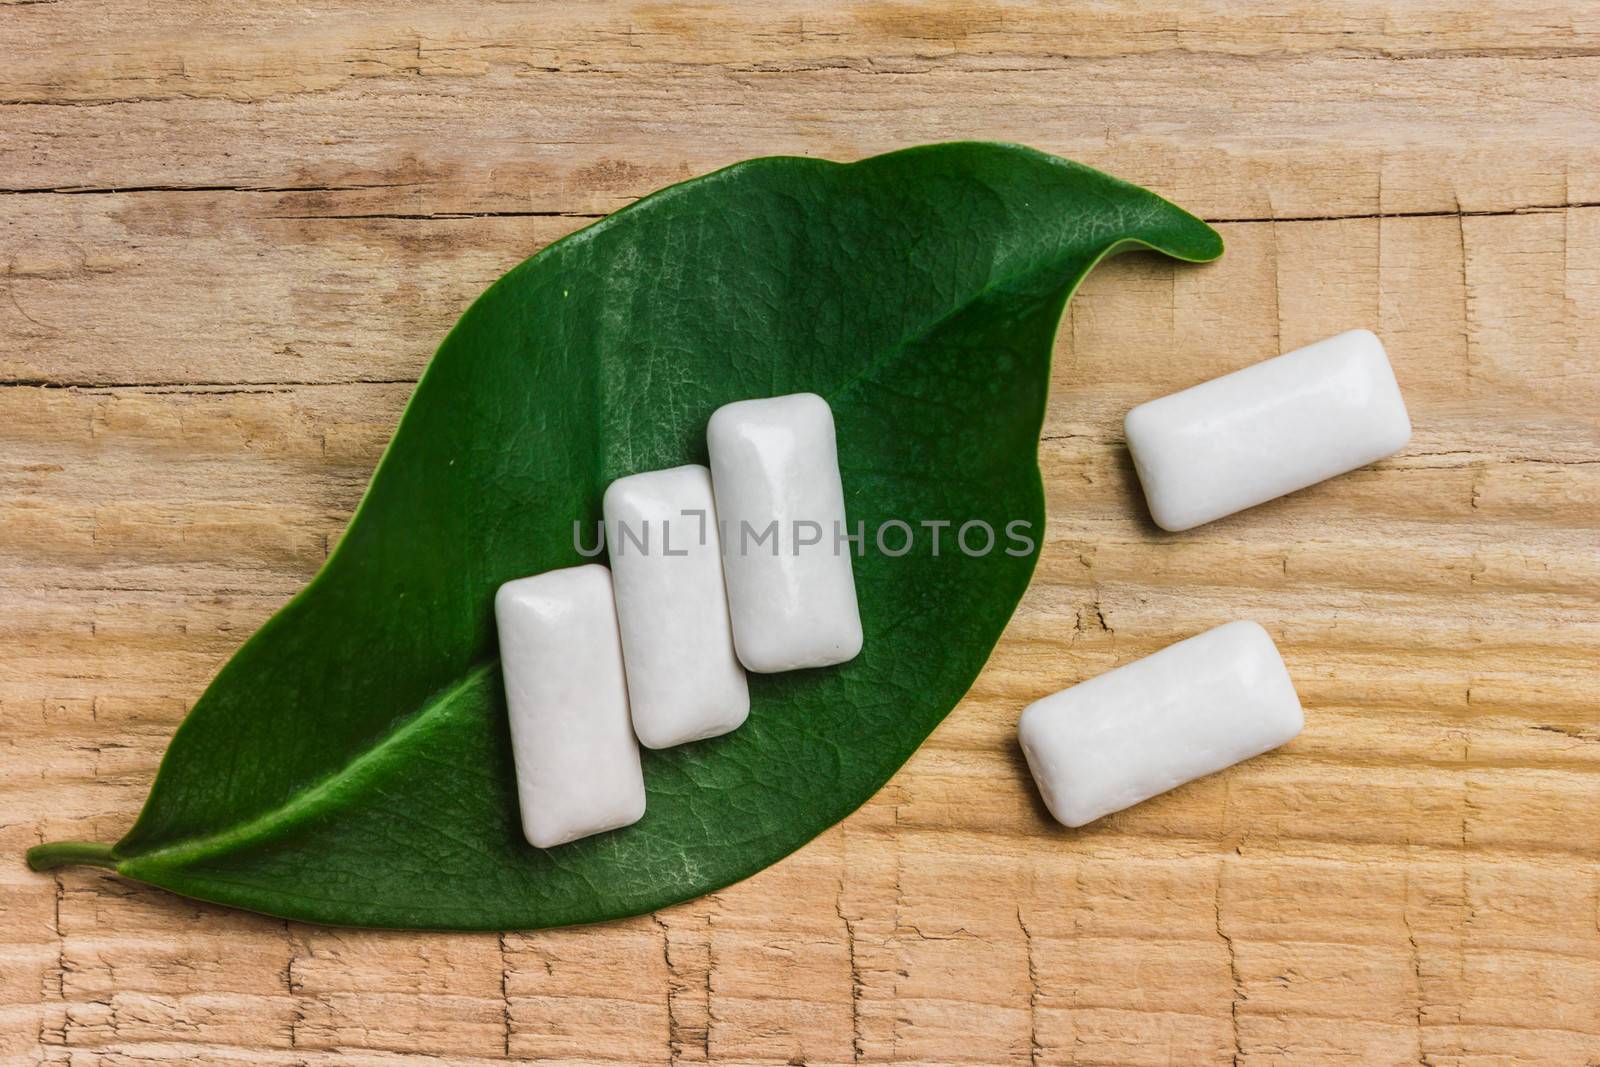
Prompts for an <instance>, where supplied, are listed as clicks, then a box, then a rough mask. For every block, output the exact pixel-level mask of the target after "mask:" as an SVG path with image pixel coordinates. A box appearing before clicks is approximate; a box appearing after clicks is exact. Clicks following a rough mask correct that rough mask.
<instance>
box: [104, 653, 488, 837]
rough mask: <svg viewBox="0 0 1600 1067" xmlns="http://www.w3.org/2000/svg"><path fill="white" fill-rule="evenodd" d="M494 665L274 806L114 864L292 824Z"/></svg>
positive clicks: (442, 694)
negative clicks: (205, 832) (237, 821)
mask: <svg viewBox="0 0 1600 1067" xmlns="http://www.w3.org/2000/svg"><path fill="white" fill-rule="evenodd" d="M499 665H500V660H499V658H498V657H496V658H494V659H490V660H487V661H485V662H483V663H480V664H479V665H478V666H476V667H473V668H471V669H470V670H468V671H467V673H466V674H464V675H462V677H461V678H460V680H458V681H457V682H455V683H454V684H452V685H451V686H450V687H449V688H447V689H445V690H443V691H442V692H440V693H439V694H438V695H437V696H435V697H433V698H432V699H431V700H429V701H428V702H427V703H426V704H425V705H424V706H423V707H422V709H421V710H420V711H418V712H417V713H416V714H415V715H413V716H411V718H409V719H407V720H406V721H405V722H404V723H403V724H402V725H401V726H400V727H399V728H398V729H395V730H393V731H390V732H389V733H387V734H385V735H384V736H383V737H382V738H381V739H380V740H378V741H377V742H376V743H375V744H373V745H371V746H370V747H368V748H367V749H366V751H364V752H362V753H361V754H360V755H359V756H356V757H355V758H354V759H352V760H350V761H349V762H348V763H345V764H344V765H343V766H342V767H340V768H339V769H338V770H337V771H335V772H333V773H332V774H329V775H326V776H324V777H322V778H319V779H318V780H317V781H315V782H313V783H312V784H311V785H309V786H307V787H306V788H304V789H301V790H298V791H296V792H295V793H293V794H291V795H290V796H289V798H288V799H286V800H285V801H284V802H283V803H281V804H279V805H277V806H276V807H273V808H270V809H268V810H267V811H264V812H262V813H261V814H260V815H257V816H255V817H254V818H251V819H248V820H246V821H245V822H242V823H238V824H236V825H233V826H229V827H227V828H225V829H222V830H218V831H217V832H215V833H211V834H206V835H203V836H200V837H189V838H184V839H182V840H180V841H177V842H175V843H173V844H170V845H165V846H162V847H160V848H156V849H152V850H151V851H149V852H141V853H138V854H136V855H133V856H128V857H126V858H125V859H124V858H122V857H119V866H120V865H121V864H122V863H137V864H143V863H149V862H153V861H154V862H160V863H163V864H168V865H172V866H178V865H181V864H185V863H193V862H195V861H197V860H202V859H205V858H206V857H208V856H210V855H214V854H216V853H219V852H226V851H229V850H230V849H232V848H233V847H234V846H236V845H244V844H249V843H250V842H252V841H253V840H255V839H256V838H257V837H258V836H259V835H263V834H265V833H266V832H268V831H270V830H275V829H280V828H282V827H285V826H289V825H292V824H293V823H294V822H295V821H296V820H298V819H299V818H301V817H302V816H304V815H308V814H311V813H314V812H315V811H317V809H318V808H319V807H320V806H321V804H322V802H323V801H324V800H326V799H329V798H331V797H332V796H333V795H334V794H335V793H336V792H337V790H338V788H339V786H340V785H341V784H342V783H343V782H344V781H345V780H347V779H348V778H350V777H351V776H353V775H355V774H357V773H359V772H360V771H362V770H363V769H365V768H367V767H369V766H371V765H372V764H375V763H377V762H379V761H380V760H381V759H382V758H383V756H384V753H385V752H387V751H388V750H389V749H391V748H393V747H396V746H398V745H401V744H403V743H404V742H405V741H407V740H409V739H410V737H411V736H412V735H414V734H417V733H420V732H422V730H423V728H424V727H425V726H426V725H427V724H428V723H429V722H430V721H431V720H432V718H433V717H434V716H435V715H437V714H438V713H439V712H440V711H441V710H442V709H445V708H448V707H449V706H450V705H451V703H452V702H453V701H454V700H455V699H456V698H457V697H458V696H460V695H461V694H462V693H463V692H465V691H466V690H467V689H468V688H469V687H470V686H472V685H474V684H475V683H477V682H479V681H481V680H482V679H483V678H484V676H486V675H487V674H489V673H490V672H492V671H494V670H495V669H496V668H497V667H499Z"/></svg>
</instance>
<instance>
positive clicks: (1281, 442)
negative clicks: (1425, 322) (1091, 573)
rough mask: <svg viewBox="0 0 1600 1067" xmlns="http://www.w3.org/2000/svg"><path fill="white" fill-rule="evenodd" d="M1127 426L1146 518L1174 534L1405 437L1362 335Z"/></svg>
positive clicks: (1226, 380) (1306, 351)
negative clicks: (1145, 509)
mask: <svg viewBox="0 0 1600 1067" xmlns="http://www.w3.org/2000/svg"><path fill="white" fill-rule="evenodd" d="M1123 429H1124V431H1125V433H1126V435H1127V439H1128V451H1129V452H1131V453H1132V454H1133V465H1134V468H1135V469H1136V470H1137V471H1138V472H1139V483H1140V484H1141V485H1142V486H1143V487H1144V495H1145V500H1146V501H1147V502H1148V503H1149V505H1150V515H1151V517H1152V518H1154V519H1155V521H1156V525H1157V526H1160V527H1161V528H1162V529H1163V530H1172V531H1178V530H1188V529H1191V528H1192V527H1195V526H1199V525H1201V524H1202V523H1207V522H1211V521H1212V520H1213V519H1220V518H1222V517H1223V516H1224V515H1231V514H1233V513H1234V512H1236V511H1243V510H1244V509H1245V508H1249V507H1254V506H1255V505H1257V504H1261V503H1265V502H1266V501H1268V500H1272V499H1273V498H1275V497H1280V496H1283V495H1284V494H1285V493H1292V492H1294V491H1295V490H1296V489H1304V488H1305V487H1306V486H1308V485H1314V484H1316V483H1317V482H1320V481H1323V480H1325V479H1328V478H1332V477H1333V476H1334V475H1337V474H1344V473H1345V472H1347V471H1352V470H1355V469H1356V468H1357V467H1364V466H1366V465H1367V464H1368V463H1372V462H1374V461H1375V460H1379V459H1382V458H1383V457H1385V456H1390V455H1393V454H1394V453H1396V452H1398V451H1400V449H1402V448H1404V447H1405V445H1406V442H1407V441H1409V440H1411V419H1410V418H1409V417H1408V416H1407V415H1406V405H1405V401H1404V400H1402V399H1401V397H1400V386H1399V384H1398V383H1397V382H1396V381H1395V378H1394V368H1392V367H1391V366H1390V365H1389V357H1388V355H1387V354H1386V353H1385V352H1384V350H1383V344H1382V342H1380V341H1379V340H1378V338H1377V337H1375V336H1374V335H1373V334H1372V332H1371V331H1369V330H1350V331H1348V332H1346V333H1341V334H1339V335H1338V336H1336V337H1330V338H1328V339H1327V340H1325V341H1318V342H1317V343H1316V344H1313V345H1307V346H1306V347H1305V348H1298V349H1295V350H1294V351H1293V352H1289V353H1287V354H1285V355H1281V356H1278V357H1276V358H1275V359H1269V360H1266V361H1265V362H1262V363H1257V364H1255V365H1254V366H1251V367H1246V368H1244V369H1243V370H1239V371H1234V372H1233V373H1232V374H1225V375H1223V376H1222V377H1220V378H1213V379H1212V380H1211V381H1209V382H1202V383H1201V384H1199V385H1196V386H1194V387H1193V388H1190V389H1185V390H1183V391H1182V392H1179V393H1173V394H1171V395H1170V396H1164V397H1161V398H1160V399H1159V400H1152V401H1150V402H1149V403H1146V404H1140V405H1139V406H1138V407H1136V408H1134V409H1133V410H1132V411H1130V412H1128V416H1127V418H1126V419H1125V420H1124V422H1123Z"/></svg>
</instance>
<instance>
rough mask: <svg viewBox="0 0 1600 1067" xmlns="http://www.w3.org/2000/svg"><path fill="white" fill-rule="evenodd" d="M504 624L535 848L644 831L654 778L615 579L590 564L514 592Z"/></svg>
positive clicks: (516, 586)
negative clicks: (637, 826)
mask: <svg viewBox="0 0 1600 1067" xmlns="http://www.w3.org/2000/svg"><path fill="white" fill-rule="evenodd" d="M494 616H495V622H496V624H497V625H498V627H499V630H500V670H501V673H502V674H503V675H504V677H505V685H506V707H507V708H508V710H509V712H510V716H511V751H512V756H513V758H514V760H515V762H516V767H517V797H518V800H519V801H520V804H521V807H522V831H523V833H524V834H526V835H527V838H528V842H529V843H530V844H532V845H534V846H536V847H538V848H552V847H554V846H556V845H562V844H566V843H567V842H568V841H576V840H577V839H578V838H580V837H588V836H589V835H590V834H598V833H601V832H602V831H605V830H615V829H617V828H618V827H619V826H627V825H629V824H630V823H635V822H638V821H639V819H640V818H642V817H643V816H644V774H643V772H642V770H641V769H640V766H639V743H638V742H637V741H636V740H634V736H633V724H632V723H631V722H630V721H629V720H628V687H627V683H626V681H625V680H624V678H623V672H622V642H621V640H620V638H619V637H618V634H617V610H616V605H615V603H614V602H613V598H612V592H611V572H610V571H608V570H606V568H604V567H601V566H599V565H597V564H590V565H588V566H583V567H568V568H566V569H564V570H557V571H549V572H547V573H545V574H540V575H535V576H534V577H532V578H519V579H517V580H516V581H514V582H507V583H506V584H505V585H502V586H501V587H500V589H499V591H498V592H496V593H495V596H494Z"/></svg>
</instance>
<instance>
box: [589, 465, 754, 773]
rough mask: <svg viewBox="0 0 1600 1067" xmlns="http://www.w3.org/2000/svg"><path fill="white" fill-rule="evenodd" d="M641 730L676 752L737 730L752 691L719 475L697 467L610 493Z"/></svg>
mask: <svg viewBox="0 0 1600 1067" xmlns="http://www.w3.org/2000/svg"><path fill="white" fill-rule="evenodd" d="M604 509H605V521H606V545H607V546H608V547H609V548H610V556H611V580H612V584H613V585H614V586H615V587H616V593H617V622H618V624H619V626H620V628H621V631H622V660H623V663H624V665H625V666H626V668H627V674H628V703H629V704H630V705H631V706H632V708H633V731H634V733H636V734H637V735H638V736H639V742H640V744H642V745H644V746H645V747H646V748H668V747H670V746H672V745H681V744H684V743H685V742H688V741H699V740H702V739H704V738H707V737H716V736H717V735H718V734H725V733H727V732H728V731H730V730H733V729H736V728H737V727H738V726H739V725H740V724H741V723H743V722H744V720H745V717H746V716H747V715H749V714H750V687H749V683H748V682H747V681H746V679H745V674H744V668H743V667H741V666H739V660H738V657H736V656H735V655H734V651H733V626H732V623H731V622H730V621H729V619H728V594H727V591H726V588H725V587H724V585H723V580H722V541H721V539H720V538H719V537H718V536H717V512H716V505H715V503H714V502H713V501H712V497H711V472H710V471H709V470H707V469H706V468H704V467H700V466H695V465H690V466H687V467H673V468H672V469H671V470H661V471H650V472H648V473H645V474H633V475H629V476H628V477H626V478H618V479H617V480H616V481H614V482H612V483H611V485H610V486H609V487H608V488H607V489H606V495H605V502H604Z"/></svg>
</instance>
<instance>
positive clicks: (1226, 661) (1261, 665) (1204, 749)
mask: <svg viewBox="0 0 1600 1067" xmlns="http://www.w3.org/2000/svg"><path fill="white" fill-rule="evenodd" d="M1304 723H1305V720H1304V715H1303V713H1302V712H1301V710H1300V699H1299V697H1298V696H1296V695H1295V691H1294V683H1293V682H1291V681H1290V680H1289V672H1288V670H1287V669H1286V668H1285V667H1284V665H1283V659H1282V657H1280V656H1279V655H1278V649H1277V647H1276V646H1275V645H1273V643H1272V638H1271V637H1269V636H1267V631H1265V630H1263V629H1262V628H1261V627H1260V626H1259V625H1257V624H1256V623H1253V622H1230V623H1227V624H1226V625H1223V626H1218V627H1216V628H1215V629H1212V630H1207V631H1206V632H1205V633H1202V634H1197V635H1196V636H1194V637H1191V638H1188V639H1187V640H1184V641H1179V642H1178V643H1177V644H1175V645H1169V646H1168V647H1166V648H1164V649H1162V650H1161V651H1160V652H1156V653H1154V654H1152V655H1149V656H1146V657H1145V658H1143V659H1140V660H1135V661H1133V662H1132V663H1128V664H1125V665H1123V666H1121V667H1118V668H1116V669H1115V670H1112V671H1108V672H1106V673H1105V674H1102V675H1099V676H1097V677H1094V678H1090V679H1089V680H1088V681H1086V682H1081V683H1079V684H1078V685H1075V686H1073V687H1072V688H1071V689H1065V690H1062V691H1061V692H1059V693H1056V694H1055V695H1053V696H1047V697H1045V698H1044V699H1043V700H1039V701H1036V702H1034V703H1032V704H1030V705H1028V707H1027V708H1026V709H1025V710H1024V711H1023V713H1022V721H1021V722H1020V723H1019V724H1018V726H1017V737H1018V740H1020V741H1021V743H1022V752H1023V755H1024V756H1026V757H1027V760H1028V769H1029V771H1031V772H1032V773H1033V780H1034V781H1035V782H1036V783H1037V784H1038V786H1039V793H1040V795H1041V796H1043V797H1044V802H1045V806H1046V807H1048V808H1049V809H1050V814H1051V815H1053V816H1055V818H1056V820H1057V821H1058V822H1061V823H1064V824H1065V825H1067V826H1082V825H1084V824H1085V823H1089V822H1093V821H1094V820H1095V819H1098V818H1100V817H1101V816H1103V815H1109V814H1111V813H1112V812H1114V811H1121V810H1122V809H1123V808H1126V807H1131V806H1132V805H1134V804H1137V803H1139V802H1140V801H1142V800H1148V799H1149V798H1151V797H1153V796H1155V795H1157V794H1158V793H1165V792H1166V791H1167V790H1169V789H1173V788H1176V787H1177V786H1180V785H1182V784H1183V783H1185V782H1188V781H1192V780H1194V779H1196V778H1199V777H1201V776H1203V775H1207V774H1213V773H1215V772H1216V771H1220V770H1222V769H1223V768H1224V767H1229V766H1232V765H1233V764H1235V763H1238V762H1239V761H1240V760H1246V759H1249V758H1250V757H1251V756H1258V755H1260V754H1261V753H1263V752H1266V751H1268V750H1269V749H1274V748H1277V747H1278V746H1279V745H1281V744H1283V743H1284V742H1286V741H1288V740H1289V739H1290V738H1292V737H1294V736H1295V735H1296V734H1298V733H1299V732H1300V729H1301V727H1302V726H1303V725H1304Z"/></svg>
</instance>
